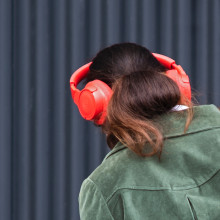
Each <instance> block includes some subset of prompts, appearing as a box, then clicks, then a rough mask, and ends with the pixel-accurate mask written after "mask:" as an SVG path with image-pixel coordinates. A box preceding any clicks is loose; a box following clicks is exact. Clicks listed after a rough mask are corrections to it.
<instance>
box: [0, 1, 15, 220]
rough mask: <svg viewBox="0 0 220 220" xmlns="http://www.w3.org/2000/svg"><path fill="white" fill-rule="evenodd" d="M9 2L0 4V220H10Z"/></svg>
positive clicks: (10, 61)
mask: <svg viewBox="0 0 220 220" xmlns="http://www.w3.org/2000/svg"><path fill="white" fill-rule="evenodd" d="M12 8H13V6H12V1H10V0H8V1H0V219H7V220H8V219H11V216H12V210H11V203H12V198H11V197H12V190H11V187H12V181H13V179H12V168H11V167H12V158H11V154H12V145H13V140H12V135H13V116H12V111H13V110H12V109H13V90H12V80H13V75H12V71H13V62H12V56H13V52H12V47H13V45H12V34H13V23H12V20H13V15H12Z"/></svg>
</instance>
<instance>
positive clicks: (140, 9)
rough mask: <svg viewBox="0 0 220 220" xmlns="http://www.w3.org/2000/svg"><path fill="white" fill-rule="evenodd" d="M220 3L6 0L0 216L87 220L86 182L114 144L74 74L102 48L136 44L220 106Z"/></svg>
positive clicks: (0, 15)
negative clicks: (85, 103) (177, 68)
mask: <svg viewBox="0 0 220 220" xmlns="http://www.w3.org/2000/svg"><path fill="white" fill-rule="evenodd" d="M219 21H220V1H219V0H65V1H64V0H32V1H29V0H17V1H15V0H0V219H1V220H48V219H51V220H61V219H62V220H64V219H74V220H75V219H79V216H78V202H77V199H78V193H79V188H80V185H81V182H82V180H83V179H84V178H85V177H87V176H88V175H89V173H91V172H92V170H94V169H95V167H97V166H98V164H100V162H101V161H102V159H103V157H104V155H105V154H106V153H107V151H108V148H107V146H106V144H105V139H104V137H103V136H102V134H101V131H100V130H99V129H98V128H95V127H94V126H93V125H92V123H89V122H86V121H84V120H83V119H82V118H81V117H80V115H79V113H78V110H77V109H76V107H75V106H74V105H73V103H72V100H71V95H70V91H69V78H70V76H71V74H72V72H73V71H74V70H76V69H77V68H78V67H80V66H81V65H82V64H84V63H86V62H88V61H89V60H90V59H91V58H92V57H93V56H94V55H95V54H96V53H97V51H98V50H100V49H101V48H103V47H105V46H108V45H111V44H113V43H118V42H125V41H130V42H137V43H139V44H142V45H144V46H146V47H148V48H149V49H150V50H152V51H153V52H157V53H162V54H165V55H167V56H170V57H172V58H173V59H175V60H176V61H177V63H178V64H181V65H182V67H183V68H184V69H185V71H186V72H187V73H188V75H189V77H190V78H191V84H192V87H193V88H194V89H196V90H197V95H199V96H197V99H198V100H199V102H200V104H207V103H214V104H216V105H218V106H220V88H219V83H220V74H219V69H220V25H219Z"/></svg>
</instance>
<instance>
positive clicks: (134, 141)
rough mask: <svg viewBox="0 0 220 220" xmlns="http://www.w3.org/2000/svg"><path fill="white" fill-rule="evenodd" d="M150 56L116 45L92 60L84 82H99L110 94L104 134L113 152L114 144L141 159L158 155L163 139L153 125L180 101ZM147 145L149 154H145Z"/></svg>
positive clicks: (144, 51) (128, 45) (173, 85)
mask: <svg viewBox="0 0 220 220" xmlns="http://www.w3.org/2000/svg"><path fill="white" fill-rule="evenodd" d="M165 71H166V68H165V67H164V66H163V65H161V64H160V63H159V61H158V60H157V59H156V58H155V57H154V56H153V55H152V53H151V52H150V51H149V50H148V49H146V48H144V47H142V46H140V45H137V44H134V43H122V44H115V45H113V46H110V47H107V48H105V49H104V50H102V51H100V52H99V53H98V54H97V55H96V57H95V58H94V59H93V62H92V65H91V66H90V72H89V74H88V75H87V78H86V82H89V81H93V80H95V79H98V80H101V81H103V82H105V83H106V84H107V85H109V86H110V87H111V88H112V90H113V95H112V98H111V100H110V103H109V106H108V111H107V119H106V122H105V123H104V125H103V126H102V127H103V131H104V132H105V133H106V134H107V142H108V144H109V146H110V147H111V148H112V147H113V146H114V145H115V143H116V142H117V141H121V142H122V143H124V144H125V145H127V147H129V148H130V149H132V150H133V151H134V152H136V153H137V154H139V155H141V156H151V155H153V154H155V153H158V152H161V149H162V145H163V137H162V134H161V132H160V131H159V129H158V128H157V127H155V125H154V124H153V120H152V119H154V118H155V117H156V116H158V115H161V114H164V113H166V112H169V111H170V110H171V109H172V107H174V106H175V105H176V104H177V103H178V102H179V101H180V97H181V94H180V91H179V88H178V86H177V84H176V83H175V82H174V81H173V80H172V79H170V78H169V77H167V76H166V75H165ZM146 142H149V143H150V146H151V148H152V151H151V152H150V153H144V152H143V147H144V145H145V143H146Z"/></svg>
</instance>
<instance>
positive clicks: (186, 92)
mask: <svg viewBox="0 0 220 220" xmlns="http://www.w3.org/2000/svg"><path fill="white" fill-rule="evenodd" d="M166 75H167V76H168V77H169V78H171V79H172V80H173V81H174V82H175V83H176V84H177V85H178V87H179V90H180V93H181V99H183V98H184V99H185V98H187V99H188V100H191V87H190V82H189V77H188V76H187V75H186V74H184V75H180V74H179V73H178V71H177V70H176V69H172V70H167V71H166Z"/></svg>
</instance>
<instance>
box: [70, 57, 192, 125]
mask: <svg viewBox="0 0 220 220" xmlns="http://www.w3.org/2000/svg"><path fill="white" fill-rule="evenodd" d="M153 55H154V56H155V57H156V59H157V60H158V61H159V62H160V63H161V64H162V65H164V66H165V67H166V68H167V69H168V70H167V71H166V75H167V76H168V77H170V78H171V79H172V80H173V81H175V82H176V83H177V85H178V86H179V89H180V92H181V94H183V95H184V96H185V97H186V98H187V99H189V100H191V88H190V83H189V77H188V76H187V75H186V73H185V72H184V70H183V68H182V67H181V66H180V65H177V64H176V63H175V60H173V59H171V58H169V57H166V56H164V55H161V54H156V53H153ZM91 63H92V62H90V63H88V64H85V65H84V66H82V67H80V68H79V69H78V70H76V71H75V72H74V73H73V75H72V76H71V78H70V89H71V94H72V98H73V101H74V102H75V103H76V105H77V106H78V108H79V111H80V114H81V115H82V117H83V118H85V119H86V120H94V121H95V123H96V124H98V125H101V124H103V122H104V121H105V117H106V110H107V106H108V102H109V100H110V98H111V95H112V90H111V88H110V87H109V86H108V85H107V84H106V83H104V82H102V81H100V80H93V81H91V82H89V83H87V84H86V86H85V88H84V89H82V90H81V91H80V90H79V89H77V85H78V84H79V82H80V81H82V79H84V78H85V77H86V75H87V73H88V72H89V67H90V65H91Z"/></svg>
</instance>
